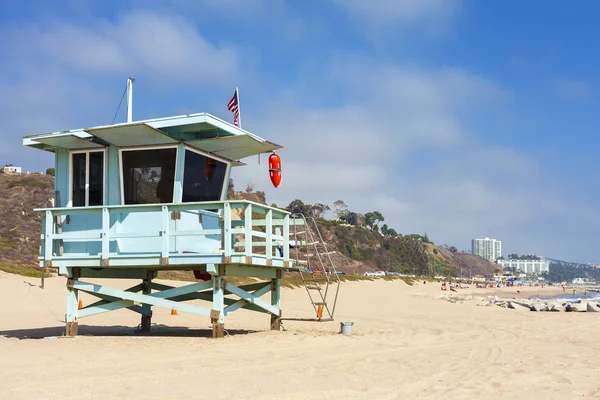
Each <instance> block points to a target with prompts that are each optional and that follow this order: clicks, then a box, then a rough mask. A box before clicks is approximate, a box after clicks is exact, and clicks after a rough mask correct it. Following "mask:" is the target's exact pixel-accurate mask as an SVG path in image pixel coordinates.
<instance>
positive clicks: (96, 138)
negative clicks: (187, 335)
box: [23, 113, 339, 337]
mask: <svg viewBox="0 0 600 400" xmlns="http://www.w3.org/2000/svg"><path fill="white" fill-rule="evenodd" d="M23 144H24V145H25V146H30V147H34V148H37V149H41V150H45V151H50V152H54V154H55V194H56V196H55V197H56V198H55V204H54V208H46V209H40V210H39V211H40V212H41V213H42V235H41V239H42V241H41V248H40V266H41V267H54V268H58V272H59V275H61V276H64V277H66V278H67V312H66V335H69V336H74V335H77V333H78V321H79V319H81V318H83V317H87V316H92V315H96V314H100V313H104V312H108V311H113V310H118V309H123V308H126V309H129V310H131V311H133V312H136V313H139V314H141V324H140V329H141V330H142V331H147V332H148V331H150V330H151V320H152V307H153V306H158V307H165V308H168V309H171V310H177V311H181V312H188V313H192V314H197V315H199V316H203V317H209V318H210V319H211V321H212V335H213V337H222V336H223V334H224V322H225V317H226V316H227V315H228V314H230V313H232V312H233V311H235V310H238V309H240V308H244V309H249V310H253V311H258V312H261V313H266V314H269V315H270V321H271V322H270V328H271V329H274V330H278V329H280V324H281V309H280V281H281V278H282V276H283V274H284V271H285V270H296V271H297V270H298V268H297V265H294V264H293V263H292V262H291V260H290V226H292V227H293V229H294V230H297V229H298V228H297V227H298V226H301V225H304V224H305V222H306V220H304V219H303V218H302V219H297V218H294V217H292V216H291V215H290V213H288V212H287V211H285V210H281V209H278V208H273V207H269V206H266V205H264V204H259V203H255V202H251V201H245V200H226V195H227V189H228V182H229V176H230V172H231V168H232V167H235V166H241V165H244V164H243V163H242V162H241V161H240V160H241V159H243V158H246V157H250V156H253V155H257V154H262V153H270V152H272V151H274V150H277V149H280V148H281V146H279V145H277V144H275V143H271V142H269V141H267V140H265V139H262V138H260V137H258V136H256V135H254V134H252V133H250V132H248V131H245V130H243V129H240V128H238V127H236V126H234V125H232V124H229V123H227V122H225V121H223V120H221V119H218V118H216V117H214V116H212V115H209V114H205V113H202V114H190V115H183V116H175V117H167V118H158V119H150V120H145V121H137V122H127V123H120V124H115V125H108V126H99V127H94V128H84V129H73V130H67V131H60V132H54V133H48V134H42V135H33V136H27V137H25V138H24V139H23ZM292 234H293V233H292ZM296 239H298V238H296ZM293 242H295V244H296V245H300V244H302V241H300V240H296V241H293ZM314 242H315V240H313V244H314ZM316 242H318V241H316ZM304 244H305V243H304ZM315 250H316V252H318V250H317V248H316V247H315ZM321 265H323V264H321ZM301 269H302V268H301ZM164 270H188V271H193V272H194V276H195V277H196V279H197V280H198V282H195V283H191V284H188V285H186V286H182V287H171V286H167V285H164V284H159V283H156V282H153V279H154V278H156V276H157V273H158V271H164ZM323 270H324V272H325V269H324V268H323ZM305 271H306V270H305ZM334 272H335V270H334ZM231 276H235V277H255V278H259V280H262V281H259V282H258V283H254V284H248V285H240V286H236V285H234V284H232V283H231V282H229V281H228V280H227V278H228V277H231ZM302 276H303V280H304V282H305V286H306V287H307V290H309V295H310V290H311V289H312V288H314V287H319V283H318V282H317V284H316V286H315V283H311V282H310V279H308V280H307V279H305V278H304V277H305V276H306V275H305V274H303V275H302ZM86 278H113V279H139V280H140V283H139V284H137V285H135V286H132V287H130V288H128V289H126V290H121V289H117V288H113V287H108V286H105V285H100V284H95V283H89V282H87V281H86ZM336 278H337V275H336ZM326 279H327V282H326V284H327V286H328V285H329V283H330V281H329V277H327V278H326ZM257 281H258V280H257ZM338 282H339V279H338ZM309 288H311V289H309ZM338 290H339V284H338V285H337V288H336V290H335V297H336V299H337V291H338ZM80 292H85V293H89V294H91V295H93V296H95V297H97V298H98V299H99V300H98V301H97V302H95V303H93V304H90V305H87V306H86V307H84V308H82V309H78V304H79V301H78V300H79V299H78V296H79V293H80ZM269 293H270V299H269V300H265V299H261V297H262V296H266V295H267V294H269ZM318 293H319V296H318V297H317V299H316V300H313V296H311V303H312V305H313V307H314V308H315V311H317V318H316V320H325V317H324V315H323V309H325V310H326V312H327V314H328V315H329V317H330V320H332V318H333V311H334V309H335V304H333V306H332V305H331V304H327V302H326V299H325V297H326V296H327V294H326V293H327V289H325V293H323V288H321V289H318ZM323 294H325V296H323ZM188 300H205V301H206V302H208V303H203V304H208V306H207V307H201V306H198V305H195V304H189V303H186V301H188Z"/></svg>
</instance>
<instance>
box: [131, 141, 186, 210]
mask: <svg viewBox="0 0 600 400" xmlns="http://www.w3.org/2000/svg"><path fill="white" fill-rule="evenodd" d="M176 155H177V149H158V150H128V151H123V153H122V156H123V189H124V191H125V193H124V195H125V196H124V197H125V204H149V203H172V202H173V186H174V182H175V157H176Z"/></svg>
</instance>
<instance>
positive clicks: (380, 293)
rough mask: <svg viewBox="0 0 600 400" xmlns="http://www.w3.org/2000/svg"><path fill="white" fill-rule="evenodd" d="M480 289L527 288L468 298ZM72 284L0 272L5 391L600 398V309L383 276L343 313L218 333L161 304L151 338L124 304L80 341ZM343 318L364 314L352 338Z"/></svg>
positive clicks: (297, 299)
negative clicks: (572, 308) (491, 299)
mask: <svg viewBox="0 0 600 400" xmlns="http://www.w3.org/2000/svg"><path fill="white" fill-rule="evenodd" d="M128 283H129V282H120V284H121V285H122V286H125V285H127V284H128ZM170 283H171V284H173V282H170ZM558 290H560V289H558ZM558 290H557V289H553V288H544V289H541V288H523V289H520V293H518V294H519V295H521V296H523V297H528V296H530V295H536V294H539V295H544V296H549V295H552V294H553V291H556V292H557V293H558ZM511 291H512V292H511ZM282 292H283V300H282V308H283V312H284V316H288V317H309V316H312V313H311V307H310V305H309V303H308V301H307V298H306V292H305V291H304V290H303V289H302V290H301V289H296V290H290V289H284V290H283V291H282ZM469 292H470V293H472V294H476V295H488V294H490V293H497V294H498V296H499V297H509V296H514V295H516V294H517V293H516V289H515V288H510V289H469V291H467V290H462V291H461V292H460V293H462V294H467V293H469ZM513 292H514V293H513ZM560 292H562V290H560ZM64 293H65V279H64V278H51V279H47V280H46V288H45V289H44V290H42V289H40V288H39V280H38V279H31V278H25V277H22V276H15V275H9V274H5V273H0V301H1V304H2V308H1V309H0V355H1V356H0V358H1V360H2V368H1V369H0V391H1V393H2V398H6V399H57V398H61V399H97V398H98V399H99V398H102V399H108V398H110V399H118V398H144V399H198V398H211V399H342V398H343V399H436V398H448V399H481V398H486V399H513V398H524V399H570V398H576V397H577V398H579V397H581V398H600V380H599V379H598V374H597V371H598V369H599V368H600V360H599V359H598V357H597V354H599V353H600V342H598V340H597V333H598V332H599V330H600V329H599V328H600V314H598V313H594V314H590V313H534V312H521V311H515V310H510V309H505V308H500V307H481V306H479V305H477V302H474V301H464V302H460V301H459V302H457V303H454V304H453V303H449V302H446V301H442V300H440V299H438V298H437V296H439V295H440V294H442V293H446V292H442V291H441V290H440V287H439V285H437V284H431V283H428V284H425V285H424V284H423V283H419V284H416V285H415V286H412V287H411V286H408V285H406V284H405V283H404V282H402V281H385V280H375V281H373V282H356V283H344V284H343V285H342V288H341V291H340V299H339V302H338V309H337V312H336V320H337V321H336V322H328V323H308V322H292V321H286V322H284V327H285V331H281V332H271V331H268V330H267V329H268V325H269V318H268V316H266V315H263V314H258V313H254V312H250V311H240V312H236V313H234V314H232V315H231V316H229V317H228V318H227V320H226V322H225V327H226V329H227V332H228V335H227V336H226V337H225V338H224V339H217V340H215V339H210V338H208V336H209V335H210V330H209V328H210V321H209V320H208V319H207V318H199V317H196V316H193V315H188V314H184V313H179V315H170V313H169V310H164V309H160V308H155V312H154V318H153V323H154V324H155V325H154V326H155V330H156V332H155V333H154V334H153V335H152V336H150V337H148V336H136V335H133V334H131V331H132V330H133V329H135V327H137V325H138V324H139V318H138V315H137V314H134V313H132V312H129V311H127V310H120V311H116V312H111V313H106V314H101V315H97V316H93V317H89V318H84V319H82V320H80V336H78V337H75V338H66V337H57V336H60V335H61V334H62V332H63V330H64V312H65V311H64V309H65V300H64ZM82 298H83V301H84V303H86V302H90V301H91V300H92V299H91V298H87V297H85V296H82ZM339 321H353V322H354V332H353V335H352V336H344V335H340V334H339V333H338V331H339ZM186 330H187V333H186V332H185V331H186Z"/></svg>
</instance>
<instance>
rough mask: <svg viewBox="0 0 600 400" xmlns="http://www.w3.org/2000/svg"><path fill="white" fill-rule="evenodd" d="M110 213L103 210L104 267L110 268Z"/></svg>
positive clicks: (105, 209) (106, 209)
mask: <svg viewBox="0 0 600 400" xmlns="http://www.w3.org/2000/svg"><path fill="white" fill-rule="evenodd" d="M109 232H110V212H109V211H108V208H106V207H104V208H102V266H103V267H108V265H109V261H108V253H109V251H110V247H109V244H110V237H109Z"/></svg>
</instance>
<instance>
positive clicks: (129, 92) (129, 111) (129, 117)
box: [127, 77, 135, 122]
mask: <svg viewBox="0 0 600 400" xmlns="http://www.w3.org/2000/svg"><path fill="white" fill-rule="evenodd" d="M133 82H135V79H134V78H132V77H129V78H127V122H131V121H132V120H133V119H132V112H133Z"/></svg>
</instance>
